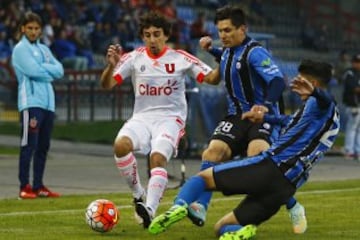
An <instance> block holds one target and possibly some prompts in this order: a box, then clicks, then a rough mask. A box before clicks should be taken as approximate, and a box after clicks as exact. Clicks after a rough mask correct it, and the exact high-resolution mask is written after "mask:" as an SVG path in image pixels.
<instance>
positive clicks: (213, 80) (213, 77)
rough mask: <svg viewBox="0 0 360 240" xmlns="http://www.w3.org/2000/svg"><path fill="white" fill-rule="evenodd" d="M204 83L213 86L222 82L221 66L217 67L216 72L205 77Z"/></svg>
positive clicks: (213, 71)
mask: <svg viewBox="0 0 360 240" xmlns="http://www.w3.org/2000/svg"><path fill="white" fill-rule="evenodd" d="M204 82H206V83H208V84H211V85H217V84H218V83H219V82H220V70H219V66H217V67H216V68H215V69H214V70H212V71H211V72H209V73H208V74H207V75H206V76H205V77H204Z"/></svg>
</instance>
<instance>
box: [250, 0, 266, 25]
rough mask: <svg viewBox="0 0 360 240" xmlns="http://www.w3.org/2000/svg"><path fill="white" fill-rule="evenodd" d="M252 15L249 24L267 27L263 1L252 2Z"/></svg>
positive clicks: (255, 0) (254, 0)
mask: <svg viewBox="0 0 360 240" xmlns="http://www.w3.org/2000/svg"><path fill="white" fill-rule="evenodd" d="M249 10H250V15H249V22H250V23H253V24H260V25H265V24H266V22H267V17H266V15H265V11H264V9H263V4H262V1H261V0H251V2H250V6H249Z"/></svg>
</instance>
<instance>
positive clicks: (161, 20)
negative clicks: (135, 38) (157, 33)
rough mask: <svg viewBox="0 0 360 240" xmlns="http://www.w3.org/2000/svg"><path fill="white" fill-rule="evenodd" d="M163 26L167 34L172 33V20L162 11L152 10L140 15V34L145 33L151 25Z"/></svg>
mask: <svg viewBox="0 0 360 240" xmlns="http://www.w3.org/2000/svg"><path fill="white" fill-rule="evenodd" d="M151 26H153V27H157V28H161V29H162V30H163V31H164V34H165V36H168V37H169V36H170V35H171V27H172V26H171V23H170V21H169V20H168V19H167V18H166V17H165V16H163V15H161V14H160V13H158V12H156V11H150V12H147V13H145V14H144V15H142V16H141V17H140V23H139V35H140V37H141V36H142V35H143V31H144V29H146V28H149V27H151Z"/></svg>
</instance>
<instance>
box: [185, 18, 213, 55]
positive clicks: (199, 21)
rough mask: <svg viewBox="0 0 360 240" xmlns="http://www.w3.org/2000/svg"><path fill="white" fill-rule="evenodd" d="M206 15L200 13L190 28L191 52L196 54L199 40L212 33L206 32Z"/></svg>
mask: <svg viewBox="0 0 360 240" xmlns="http://www.w3.org/2000/svg"><path fill="white" fill-rule="evenodd" d="M205 21H206V15H205V13H204V12H199V13H198V15H197V17H196V19H195V21H194V22H193V23H192V24H191V26H190V38H191V40H190V41H191V49H190V52H191V53H193V54H196V51H197V46H198V44H199V39H200V38H201V37H204V36H209V35H210V33H209V32H207V31H206V28H205V27H206V26H205Z"/></svg>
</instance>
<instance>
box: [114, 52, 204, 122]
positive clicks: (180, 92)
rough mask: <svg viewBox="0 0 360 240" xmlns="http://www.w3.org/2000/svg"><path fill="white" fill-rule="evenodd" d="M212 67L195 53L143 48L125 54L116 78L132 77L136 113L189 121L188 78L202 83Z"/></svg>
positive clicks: (118, 79) (116, 72)
mask: <svg viewBox="0 0 360 240" xmlns="http://www.w3.org/2000/svg"><path fill="white" fill-rule="evenodd" d="M210 71H211V68H210V67H209V66H208V65H206V64H205V63H204V62H202V61H201V60H199V59H198V58H196V57H195V56H193V55H191V54H189V53H187V52H185V51H182V50H174V49H171V48H169V47H165V48H164V50H163V51H162V52H161V54H159V55H158V56H156V57H155V56H153V55H152V54H151V53H150V52H149V51H148V49H147V48H145V47H140V48H137V49H135V50H134V51H132V52H130V53H127V54H124V55H123V56H122V57H121V59H120V61H119V63H118V64H117V65H116V67H115V69H114V73H113V77H114V78H115V79H116V81H117V82H118V83H119V84H121V82H122V81H123V79H125V78H128V77H131V81H132V84H133V88H134V94H135V106H134V112H133V114H134V115H135V114H151V115H153V116H178V117H180V118H181V119H182V120H183V121H185V120H186V115H187V103H186V98H185V79H186V78H185V77H186V75H189V76H190V77H192V78H194V79H196V80H197V81H198V82H200V83H201V82H202V81H203V78H204V76H205V75H207V74H208V73H209V72H210Z"/></svg>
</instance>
